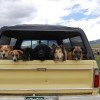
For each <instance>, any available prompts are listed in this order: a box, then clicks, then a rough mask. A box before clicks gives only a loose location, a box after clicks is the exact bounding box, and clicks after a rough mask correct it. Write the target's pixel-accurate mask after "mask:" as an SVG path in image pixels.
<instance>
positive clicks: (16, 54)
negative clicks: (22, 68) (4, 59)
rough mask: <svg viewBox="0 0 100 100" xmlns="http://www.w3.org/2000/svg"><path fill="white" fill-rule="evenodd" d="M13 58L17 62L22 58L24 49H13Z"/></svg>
mask: <svg viewBox="0 0 100 100" xmlns="http://www.w3.org/2000/svg"><path fill="white" fill-rule="evenodd" d="M10 53H11V58H12V60H13V61H14V62H17V61H18V60H21V59H22V55H23V51H21V50H13V51H11V52H10Z"/></svg>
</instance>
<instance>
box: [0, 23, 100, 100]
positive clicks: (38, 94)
mask: <svg viewBox="0 0 100 100" xmlns="http://www.w3.org/2000/svg"><path fill="white" fill-rule="evenodd" d="M59 41H63V44H64V46H65V47H66V49H67V50H71V49H72V48H73V47H74V46H76V45H79V46H81V47H82V48H83V60H65V61H58V62H56V61H54V60H52V59H50V60H48V59H47V60H42V61H41V60H39V59H38V60H37V59H34V60H28V61H23V60H19V61H17V62H13V61H12V60H9V59H0V100H58V99H59V100H80V99H81V100H89V99H90V100H100V95H99V81H100V80H99V71H98V66H97V63H96V60H95V58H94V55H93V52H92V50H91V47H90V45H89V42H88V40H87V38H86V35H85V33H84V31H83V30H82V29H80V28H74V27H66V26H57V25H56V26H55V25H16V26H5V27H2V28H1V29H0V45H11V46H13V47H14V49H25V48H31V49H34V48H35V47H36V46H37V45H38V44H39V42H41V43H43V44H46V45H48V46H49V47H51V46H52V44H56V45H57V44H58V43H59Z"/></svg>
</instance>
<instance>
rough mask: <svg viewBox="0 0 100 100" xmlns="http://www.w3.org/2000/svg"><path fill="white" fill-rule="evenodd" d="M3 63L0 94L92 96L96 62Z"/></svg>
mask: <svg viewBox="0 0 100 100" xmlns="http://www.w3.org/2000/svg"><path fill="white" fill-rule="evenodd" d="M0 63H1V64H0V93H3V92H4V90H5V93H11V92H12V93H19V92H20V93H21V91H22V93H33V94H36V93H56V94H57V93H58V94H62V93H72V94H73V93H77V92H78V93H91V94H92V93H93V89H94V88H93V69H95V68H97V65H96V62H95V60H88V61H87V60H79V61H73V60H70V61H67V60H66V61H64V62H55V61H52V60H48V61H37V60H34V61H28V62H27V61H26V62H23V61H19V62H16V63H15V62H12V61H9V60H0ZM2 76H3V77H2ZM97 91H98V90H97ZM97 91H96V92H97Z"/></svg>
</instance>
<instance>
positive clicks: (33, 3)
mask: <svg viewBox="0 0 100 100" xmlns="http://www.w3.org/2000/svg"><path fill="white" fill-rule="evenodd" d="M99 5H100V0H0V9H1V10H0V26H5V25H15V24H27V23H28V24H61V25H66V26H72V27H80V28H82V29H83V30H84V31H85V33H86V35H87V37H88V39H89V40H95V39H99V37H100V35H99V33H100V30H99V26H100V12H99V11H100V6H99ZM81 11H84V12H83V15H86V16H89V17H88V18H89V19H87V18H81V19H79V20H75V19H74V18H73V19H72V18H69V20H68V19H62V17H65V16H68V15H70V14H74V13H78V12H81ZM90 17H91V18H90Z"/></svg>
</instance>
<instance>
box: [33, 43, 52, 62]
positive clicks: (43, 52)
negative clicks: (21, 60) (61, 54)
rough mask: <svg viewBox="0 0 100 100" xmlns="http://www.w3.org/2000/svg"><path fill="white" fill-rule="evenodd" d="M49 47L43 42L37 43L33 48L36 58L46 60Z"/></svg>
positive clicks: (48, 54) (48, 55)
mask: <svg viewBox="0 0 100 100" xmlns="http://www.w3.org/2000/svg"><path fill="white" fill-rule="evenodd" d="M50 52H51V49H50V47H48V46H47V45H45V44H39V45H38V46H36V48H35V49H34V53H35V57H36V59H38V60H47V59H49V57H50Z"/></svg>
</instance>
